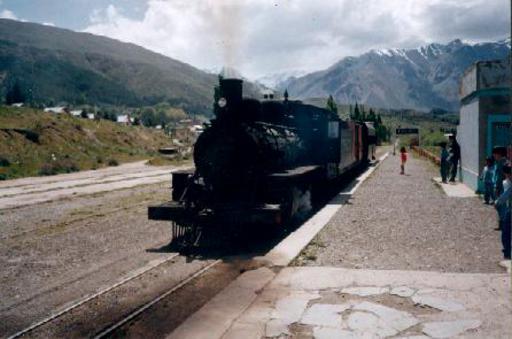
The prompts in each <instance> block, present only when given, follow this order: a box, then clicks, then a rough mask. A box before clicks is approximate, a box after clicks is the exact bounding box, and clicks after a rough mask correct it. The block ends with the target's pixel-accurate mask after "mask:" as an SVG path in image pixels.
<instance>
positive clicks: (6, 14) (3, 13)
mask: <svg viewBox="0 0 512 339" xmlns="http://www.w3.org/2000/svg"><path fill="white" fill-rule="evenodd" d="M0 18H2V19H12V20H18V17H17V16H16V15H15V14H14V13H13V12H12V11H10V10H8V9H4V10H2V11H1V12H0Z"/></svg>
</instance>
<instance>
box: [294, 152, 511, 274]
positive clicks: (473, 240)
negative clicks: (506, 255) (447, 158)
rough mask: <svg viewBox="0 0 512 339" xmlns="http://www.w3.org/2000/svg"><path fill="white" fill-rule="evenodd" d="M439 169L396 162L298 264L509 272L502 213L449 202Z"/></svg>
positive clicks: (469, 201) (384, 167) (472, 201)
mask: <svg viewBox="0 0 512 339" xmlns="http://www.w3.org/2000/svg"><path fill="white" fill-rule="evenodd" d="M437 171H438V170H437V168H436V167H434V166H433V165H432V164H431V163H428V162H426V161H424V160H421V159H417V158H415V157H410V160H409V162H408V163H407V168H406V172H407V175H400V174H399V157H398V156H392V155H390V156H389V157H388V158H387V159H386V160H384V162H383V163H382V164H381V165H380V167H379V168H378V169H377V170H376V171H375V172H374V173H373V174H372V175H371V177H370V178H369V179H368V180H367V181H366V182H365V183H363V185H361V187H360V188H359V189H358V190H357V192H356V193H355V194H354V195H353V196H352V197H351V199H350V200H349V201H348V202H347V203H346V205H344V206H342V208H341V209H340V211H339V212H338V213H337V214H336V215H335V216H334V217H333V219H332V220H331V221H330V223H329V224H328V225H327V226H326V227H325V228H324V230H322V232H320V234H319V235H318V236H317V238H316V239H315V240H313V241H312V243H311V244H310V245H309V246H308V247H307V248H306V249H305V250H304V251H303V253H302V254H301V256H300V257H299V258H298V260H297V261H296V263H297V264H298V265H309V266H317V265H320V266H338V267H346V268H367V269H399V270H425V271H441V272H502V269H501V268H500V267H499V266H498V262H499V261H500V260H502V254H501V243H500V233H499V232H497V231H494V230H493V229H494V228H495V227H496V225H497V219H496V212H495V210H494V208H493V207H492V206H487V205H484V204H483V203H482V201H481V200H479V199H478V198H448V197H447V196H446V195H445V194H444V193H443V192H442V190H441V189H440V188H439V187H437V186H436V185H435V184H434V183H433V181H432V177H434V176H438V172H437Z"/></svg>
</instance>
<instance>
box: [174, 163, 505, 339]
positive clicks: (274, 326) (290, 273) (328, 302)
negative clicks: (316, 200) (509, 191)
mask: <svg viewBox="0 0 512 339" xmlns="http://www.w3.org/2000/svg"><path fill="white" fill-rule="evenodd" d="M394 162H396V159H395V158H394V157H389V158H388V159H387V160H385V161H383V162H381V164H383V166H380V167H377V168H375V167H373V168H371V169H370V171H369V172H367V173H365V174H364V175H362V176H361V177H360V178H358V179H357V180H356V181H355V183H356V184H355V185H354V186H353V187H352V188H349V189H348V190H346V191H345V192H342V193H341V194H340V197H336V198H335V199H334V200H333V201H332V202H331V203H330V204H328V205H327V206H326V207H325V208H324V209H322V210H321V211H319V212H318V213H317V214H316V215H315V216H313V217H312V218H311V219H310V220H308V221H307V222H306V223H305V224H304V225H303V226H302V227H301V228H300V229H299V230H297V231H296V232H295V233H292V234H291V235H290V236H289V237H288V238H287V239H285V240H283V242H282V243H280V244H279V245H278V246H277V247H276V248H275V249H274V250H273V251H271V252H269V253H268V254H267V255H266V256H265V257H263V258H261V264H262V266H263V267H260V268H258V269H255V270H252V271H248V272H245V273H244V274H242V275H241V276H240V277H239V278H238V279H237V280H236V281H234V282H233V283H231V284H230V285H229V286H228V287H227V288H226V289H224V290H223V291H222V292H221V293H219V294H218V295H217V296H215V297H214V298H213V299H212V300H211V301H210V302H208V303H207V304H206V305H204V306H203V307H202V308H201V309H200V310H199V311H198V312H196V313H195V314H193V315H192V316H191V317H189V318H188V319H187V320H186V321H185V322H184V323H183V324H181V325H180V326H179V327H178V328H177V329H176V330H175V331H174V332H173V333H172V334H170V336H169V338H202V339H204V338H223V339H231V338H244V339H245V338H319V339H322V338H326V339H327V338H329V339H336V338H385V337H392V338H511V337H512V327H511V326H510V323H511V320H512V304H511V296H512V295H511V288H510V283H511V279H510V274H507V273H505V272H503V271H500V270H499V269H496V267H493V268H491V269H490V270H488V271H485V270H483V271H481V270H480V268H478V270H477V271H476V272H473V271H471V270H469V271H468V270H465V271H464V272H470V273H452V272H439V271H435V270H417V269H414V268H412V269H393V268H391V269H385V270H384V269H374V268H368V267H363V268H364V269H355V268H347V267H333V266H325V265H322V266H316V267H315V266H314V267H304V266H302V267H289V265H290V263H291V262H292V261H293V260H294V259H295V258H296V257H297V256H298V255H299V253H300V252H301V251H302V250H303V249H304V247H305V246H306V245H307V244H308V243H309V242H310V241H311V240H312V239H313V238H315V237H317V235H318V233H319V232H320V234H323V233H325V232H326V231H328V228H329V227H333V222H334V223H338V224H340V225H334V226H336V227H343V226H345V227H348V225H342V222H341V221H339V220H345V219H343V218H339V217H340V216H342V215H343V213H346V212H347V210H346V209H351V208H356V209H357V208H358V207H357V206H356V204H355V203H354V204H344V203H340V199H341V200H343V201H345V202H346V201H347V200H351V199H352V196H353V195H355V197H354V202H356V201H357V197H358V193H357V192H356V191H357V189H358V188H359V187H360V186H361V187H362V189H361V191H362V193H361V194H364V191H365V190H369V191H370V192H378V190H377V189H376V186H375V187H374V186H372V185H381V184H385V183H384V181H385V180H384V179H383V178H382V176H383V175H384V176H390V175H392V174H391V172H393V173H394V175H396V173H395V172H396V168H395V164H394ZM410 165H411V166H410V169H416V170H417V172H419V169H420V167H421V166H428V164H427V163H426V162H425V163H423V162H422V161H421V160H418V159H415V160H411V164H410ZM372 171H375V173H373V175H372ZM411 173H414V171H412V172H411ZM430 174H432V171H431V172H428V171H426V172H425V173H424V175H423V177H421V178H420V177H418V178H417V180H416V181H417V182H420V181H421V182H427V181H428V182H430V185H432V186H434V185H433V184H432V176H430V177H429V175H430ZM396 177H398V178H399V179H396V180H402V181H403V180H409V181H410V180H412V179H411V178H410V177H406V176H396ZM367 179H368V180H367ZM393 180H395V179H393ZM419 184H420V185H424V183H419ZM408 185H409V186H410V184H408ZM425 185H426V184H425ZM396 186H398V187H400V185H395V187H396ZM405 186H407V185H405ZM405 186H404V187H405ZM422 187H423V186H422ZM424 187H427V186H424ZM404 189H405V188H404ZM432 190H433V191H432V192H430V193H429V194H436V193H435V191H436V190H437V192H438V193H439V194H440V195H441V194H442V195H444V193H443V192H442V191H441V190H439V189H437V188H435V187H433V188H432ZM407 199H408V200H411V199H421V195H416V198H414V197H411V196H409V197H407ZM388 200H389V205H390V206H389V207H390V208H391V207H393V208H397V207H396V201H393V200H391V199H388ZM457 201H465V204H468V203H470V204H479V203H480V202H479V200H478V199H474V201H473V200H472V201H469V202H468V201H467V200H466V199H457ZM411 203H412V204H414V202H411ZM442 203H446V202H445V201H443V202H442ZM468 206H469V205H468ZM469 207H471V206H469ZM469 207H468V208H469ZM411 211H412V210H411ZM337 217H338V219H337ZM368 220H369V221H368V222H370V223H371V218H368ZM396 220H398V221H400V219H399V218H397V219H396ZM347 222H350V219H347ZM465 222H467V221H465ZM324 226H327V227H324ZM420 226H421V227H426V226H425V225H420ZM435 227H440V226H438V225H436V226H435ZM448 227H451V225H449V226H448ZM425 232H428V229H426V230H425ZM441 233H442V232H441ZM439 234H440V233H439ZM320 238H321V237H320ZM496 240H497V237H496ZM347 241H348V239H347ZM405 241H407V239H405ZM355 246H359V244H357V243H355ZM496 246H500V245H499V244H498V243H497V244H496ZM340 253H342V252H340ZM412 253H413V254H414V255H416V253H415V252H412ZM448 253H450V252H448ZM454 253H455V252H454ZM492 253H494V252H492ZM381 254H382V255H384V256H386V255H387V254H386V253H381ZM375 255H376V256H379V253H377V254H375ZM475 255H476V254H475ZM371 259H372V258H369V259H368V260H369V261H370V262H371ZM493 260H494V259H493ZM496 260H499V258H496ZM374 262H375V263H377V264H378V265H380V263H381V262H379V261H378V260H377V261H374ZM489 262H492V261H488V263H489ZM295 264H296V262H295ZM484 264H485V262H484ZM391 267H395V266H391ZM501 272H503V273H501Z"/></svg>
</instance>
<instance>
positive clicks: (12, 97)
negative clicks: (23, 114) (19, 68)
mask: <svg viewBox="0 0 512 339" xmlns="http://www.w3.org/2000/svg"><path fill="white" fill-rule="evenodd" d="M17 102H25V94H24V91H23V89H22V88H21V85H20V83H19V81H18V80H16V81H15V82H14V84H13V85H12V87H11V88H9V90H8V91H7V93H6V94H5V103H6V104H8V105H10V104H14V103H17Z"/></svg>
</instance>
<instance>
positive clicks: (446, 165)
mask: <svg viewBox="0 0 512 339" xmlns="http://www.w3.org/2000/svg"><path fill="white" fill-rule="evenodd" d="M439 145H440V146H441V156H440V158H441V180H442V181H443V184H446V179H447V178H448V172H449V170H450V162H449V161H448V157H449V154H448V151H447V150H446V142H442V143H440V144H439Z"/></svg>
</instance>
